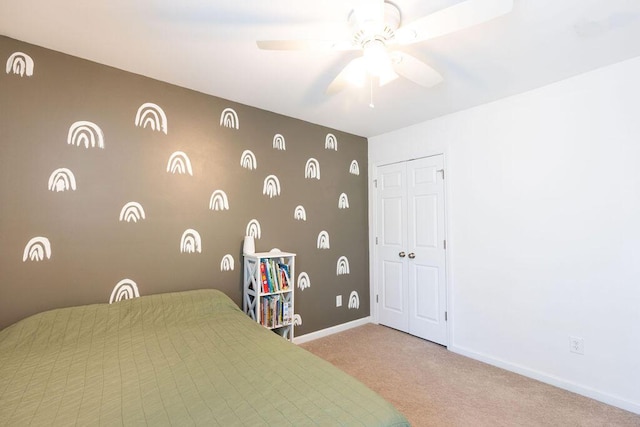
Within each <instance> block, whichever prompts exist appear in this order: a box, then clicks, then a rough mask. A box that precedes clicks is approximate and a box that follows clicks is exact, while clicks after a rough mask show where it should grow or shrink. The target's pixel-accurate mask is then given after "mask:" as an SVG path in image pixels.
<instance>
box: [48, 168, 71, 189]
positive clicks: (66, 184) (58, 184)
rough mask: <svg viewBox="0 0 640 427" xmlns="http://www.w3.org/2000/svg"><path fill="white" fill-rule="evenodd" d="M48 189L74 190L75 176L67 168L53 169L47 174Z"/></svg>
mask: <svg viewBox="0 0 640 427" xmlns="http://www.w3.org/2000/svg"><path fill="white" fill-rule="evenodd" d="M49 190H51V191H56V192H59V191H68V190H71V191H75V190H76V177H75V176H74V175H73V172H71V171H70V170H69V169H67V168H59V169H56V170H54V171H53V172H52V173H51V176H49Z"/></svg>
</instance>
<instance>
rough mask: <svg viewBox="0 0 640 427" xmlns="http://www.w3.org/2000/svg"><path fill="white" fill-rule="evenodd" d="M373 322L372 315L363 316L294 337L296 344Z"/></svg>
mask: <svg viewBox="0 0 640 427" xmlns="http://www.w3.org/2000/svg"><path fill="white" fill-rule="evenodd" d="M367 323H371V316H367V317H363V318H362V319H357V320H352V321H351V322H347V323H343V324H341V325H336V326H332V327H330V328H326V329H321V330H319V331H315V332H310V333H308V334H304V335H300V336H299V337H294V338H293V342H294V343H295V344H302V343H305V342H309V341H313V340H317V339H318V338H322V337H328V336H329V335H333V334H336V333H338V332H342V331H346V330H348V329H351V328H355V327H357V326H362V325H366V324H367Z"/></svg>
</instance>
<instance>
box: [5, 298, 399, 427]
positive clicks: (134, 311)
mask: <svg viewBox="0 0 640 427" xmlns="http://www.w3.org/2000/svg"><path fill="white" fill-rule="evenodd" d="M0 425H10V426H20V425H82V426H84V425H130V426H135V425H152V426H161V425H174V426H188V425H207V426H215V425H219V426H236V425H247V426H248V425H251V426H262V425H271V426H286V425H292V426H304V425H322V426H334V425H343V426H351V425H361V426H408V425H409V423H408V422H407V420H406V419H405V418H404V417H403V416H402V415H401V414H400V413H399V412H398V411H396V410H395V408H394V407H393V406H392V405H391V404H390V403H388V402H387V401H385V400H384V399H382V397H380V396H379V395H378V394H376V393H375V392H373V391H372V390H370V389H368V388H367V387H365V386H364V385H363V384H361V383H360V382H358V381H357V380H355V379H354V378H352V377H350V376H349V375H347V374H346V373H344V372H342V371H340V370H339V369H338V368H336V367H334V366H333V365H331V364H330V363H328V362H326V361H324V360H322V359H320V358H318V357H316V356H314V355H312V354H311V353H309V352H307V351H306V350H304V349H301V348H299V347H297V346H296V345H295V344H292V343H290V342H288V341H286V340H284V339H283V338H281V337H279V336H278V335H276V334H274V333H272V332H270V331H268V330H267V329H265V328H263V327H261V326H259V325H258V324H257V323H255V322H254V321H252V320H251V319H249V318H248V317H247V316H246V315H245V314H243V313H242V311H241V310H240V309H239V308H238V307H237V306H236V304H235V303H234V302H233V301H232V300H231V299H229V298H228V297H227V296H226V295H224V294H223V293H222V292H219V291H216V290H212V289H208V290H197V291H187V292H176V293H168V294H158V295H149V296H143V297H140V298H134V299H129V300H125V301H121V302H118V303H115V304H111V305H110V304H93V305H86V306H79V307H71V308H63V309H57V310H52V311H47V312H43V313H40V314H36V315H34V316H31V317H29V318H26V319H24V320H21V321H19V322H17V323H16V324H14V325H12V326H9V327H8V328H6V329H4V330H2V331H0Z"/></svg>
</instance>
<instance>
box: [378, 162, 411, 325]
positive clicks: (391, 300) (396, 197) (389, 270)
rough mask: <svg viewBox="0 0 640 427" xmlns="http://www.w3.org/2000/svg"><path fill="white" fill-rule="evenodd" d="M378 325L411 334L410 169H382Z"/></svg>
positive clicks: (379, 210) (379, 200)
mask: <svg viewBox="0 0 640 427" xmlns="http://www.w3.org/2000/svg"><path fill="white" fill-rule="evenodd" d="M377 194H378V201H377V206H378V215H377V221H378V224H377V226H378V227H377V228H378V233H377V234H378V236H377V237H378V251H377V254H378V260H377V267H378V268H377V275H378V283H379V294H378V308H379V310H378V321H379V322H380V323H382V324H383V325H387V326H390V327H392V328H396V329H400V330H402V331H408V328H409V311H408V304H409V299H408V298H409V293H408V289H407V286H406V283H407V262H406V260H407V258H406V254H407V252H406V249H407V242H406V239H407V221H406V212H407V197H406V165H405V164H404V163H397V164H393V165H388V166H382V167H380V168H378V193H377Z"/></svg>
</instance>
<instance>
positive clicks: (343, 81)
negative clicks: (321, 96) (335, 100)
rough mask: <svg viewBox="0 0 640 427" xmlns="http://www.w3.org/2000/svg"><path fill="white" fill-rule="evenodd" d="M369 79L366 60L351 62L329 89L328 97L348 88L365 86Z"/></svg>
mask: <svg viewBox="0 0 640 427" xmlns="http://www.w3.org/2000/svg"><path fill="white" fill-rule="evenodd" d="M366 79H367V69H366V66H365V63H364V58H362V57H358V58H356V59H353V60H351V61H350V62H349V63H348V64H347V65H346V67H344V68H343V69H342V71H340V73H339V74H338V75H337V76H336V78H335V79H333V81H332V82H331V84H329V87H327V90H326V93H327V95H334V94H336V93H338V92H340V91H342V90H344V89H345V88H347V87H348V86H363V85H364V83H365V82H366Z"/></svg>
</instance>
